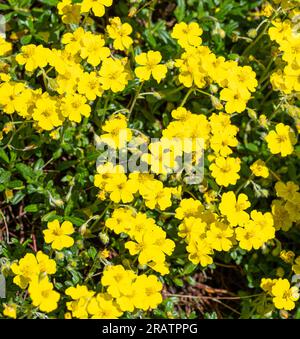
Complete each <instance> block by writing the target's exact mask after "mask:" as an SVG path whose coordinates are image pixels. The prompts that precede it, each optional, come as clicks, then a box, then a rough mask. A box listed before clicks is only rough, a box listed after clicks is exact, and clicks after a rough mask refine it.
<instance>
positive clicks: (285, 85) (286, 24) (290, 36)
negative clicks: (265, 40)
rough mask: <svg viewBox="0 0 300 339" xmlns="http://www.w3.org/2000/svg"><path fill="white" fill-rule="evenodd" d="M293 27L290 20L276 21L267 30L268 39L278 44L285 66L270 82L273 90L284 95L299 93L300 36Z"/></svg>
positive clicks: (272, 76) (273, 75)
mask: <svg viewBox="0 0 300 339" xmlns="http://www.w3.org/2000/svg"><path fill="white" fill-rule="evenodd" d="M294 26H295V24H293V22H292V21H291V20H285V21H280V20H277V21H274V22H273V27H271V28H270V29H269V35H270V38H271V39H272V40H274V41H276V42H277V43H278V45H279V50H280V52H281V53H280V55H281V57H282V60H283V62H284V64H285V65H284V67H283V69H282V68H281V67H280V68H279V69H278V70H277V71H276V72H274V73H273V74H272V75H271V82H272V85H273V87H274V89H275V90H279V91H281V92H283V93H285V94H291V93H297V92H299V91H300V62H299V56H300V36H299V33H298V29H297V28H296V27H294Z"/></svg>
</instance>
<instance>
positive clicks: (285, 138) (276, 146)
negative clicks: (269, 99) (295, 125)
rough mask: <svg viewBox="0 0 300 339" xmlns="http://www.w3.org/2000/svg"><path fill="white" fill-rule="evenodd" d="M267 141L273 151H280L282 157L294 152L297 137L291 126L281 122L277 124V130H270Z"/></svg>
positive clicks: (277, 152) (275, 152)
mask: <svg viewBox="0 0 300 339" xmlns="http://www.w3.org/2000/svg"><path fill="white" fill-rule="evenodd" d="M266 141H267V143H268V147H269V149H270V151H271V153H273V154H279V153H280V154H281V156H282V157H286V156H287V155H289V154H292V153H293V151H294V147H293V145H294V144H295V143H296V137H295V133H294V131H293V130H292V129H291V128H290V126H287V125H284V124H282V123H280V124H277V125H276V127H275V131H271V132H269V134H268V135H267V136H266Z"/></svg>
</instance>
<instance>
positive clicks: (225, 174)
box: [209, 157, 241, 187]
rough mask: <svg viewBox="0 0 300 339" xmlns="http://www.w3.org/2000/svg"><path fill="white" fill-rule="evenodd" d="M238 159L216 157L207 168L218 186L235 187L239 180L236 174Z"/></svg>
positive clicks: (238, 165) (238, 164) (238, 169)
mask: <svg viewBox="0 0 300 339" xmlns="http://www.w3.org/2000/svg"><path fill="white" fill-rule="evenodd" d="M240 162H241V161H240V159H239V158H230V157H228V158H223V157H217V158H216V160H215V162H214V163H213V164H211V165H210V166H209V169H210V170H211V175H212V176H213V177H214V178H215V179H216V182H217V184H218V185H220V186H221V185H222V186H225V187H227V186H229V185H235V184H236V182H237V180H238V179H239V177H240V176H239V175H238V172H239V171H240V168H241V165H240Z"/></svg>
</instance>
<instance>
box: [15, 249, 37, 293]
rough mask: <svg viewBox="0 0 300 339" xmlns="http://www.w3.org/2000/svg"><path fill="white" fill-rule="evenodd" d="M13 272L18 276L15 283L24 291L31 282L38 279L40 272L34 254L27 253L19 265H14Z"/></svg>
mask: <svg viewBox="0 0 300 339" xmlns="http://www.w3.org/2000/svg"><path fill="white" fill-rule="evenodd" d="M11 270H12V272H13V273H14V274H15V275H16V276H15V277H14V280H13V281H14V283H15V284H16V285H18V286H19V287H21V288H22V289H25V288H26V287H27V286H28V284H29V283H30V282H31V281H33V280H34V279H36V278H37V277H38V275H39V272H40V269H39V266H38V263H37V260H36V257H35V256H34V255H33V254H32V253H27V254H26V255H25V256H24V258H22V259H20V260H19V263H18V264H17V263H13V264H12V265H11Z"/></svg>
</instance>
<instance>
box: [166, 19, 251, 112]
mask: <svg viewBox="0 0 300 339" xmlns="http://www.w3.org/2000/svg"><path fill="white" fill-rule="evenodd" d="M201 34H202V29H201V28H200V27H199V26H198V24H197V23H191V24H189V25H187V24H186V23H183V22H181V23H179V24H176V25H175V27H174V29H173V32H172V37H173V38H175V39H177V40H178V44H179V45H180V46H181V47H182V48H184V52H183V54H182V55H181V58H180V59H177V60H176V61H175V66H176V67H178V68H179V81H180V82H181V83H182V84H183V85H184V86H185V87H192V86H196V88H199V89H201V88H204V87H206V86H208V85H211V84H217V85H218V86H219V87H220V88H222V90H221V92H220V100H222V101H224V102H226V105H225V110H226V112H227V113H229V114H232V113H235V112H237V113H241V112H243V111H244V110H245V109H246V106H247V102H248V101H249V99H250V98H251V92H255V89H256V87H257V80H256V74H255V72H254V71H253V70H252V69H251V67H249V66H244V67H241V66H239V65H238V63H237V62H236V61H232V60H230V61H226V60H225V58H224V57H217V56H216V55H215V54H214V53H213V52H212V51H211V50H210V49H209V48H208V47H207V46H201V42H202V40H201V38H200V35H201ZM217 91H218V89H215V92H217ZM214 98H215V97H214ZM218 107H219V109H222V107H223V106H222V105H221V104H220V103H219V105H216V108H218Z"/></svg>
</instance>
